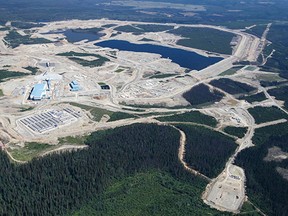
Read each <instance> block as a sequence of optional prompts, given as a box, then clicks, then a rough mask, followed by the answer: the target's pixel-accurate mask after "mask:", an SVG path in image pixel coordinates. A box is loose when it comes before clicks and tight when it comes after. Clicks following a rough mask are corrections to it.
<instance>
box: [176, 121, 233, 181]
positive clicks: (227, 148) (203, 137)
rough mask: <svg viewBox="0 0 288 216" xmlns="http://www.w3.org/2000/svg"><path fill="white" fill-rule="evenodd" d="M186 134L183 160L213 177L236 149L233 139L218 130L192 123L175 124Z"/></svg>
mask: <svg viewBox="0 0 288 216" xmlns="http://www.w3.org/2000/svg"><path fill="white" fill-rule="evenodd" d="M176 127H177V128H179V129H180V130H182V131H184V133H185V134H186V138H187V141H186V151H185V158H184V159H185V161H186V162H187V164H188V165H189V166H190V167H192V168H193V169H195V170H198V171H199V172H200V173H203V174H204V175H206V176H208V177H209V178H214V177H216V176H217V175H219V173H220V172H221V171H222V170H223V169H224V167H225V164H226V162H227V160H228V158H229V157H230V156H231V155H232V153H233V152H234V151H235V150H236V147H237V145H236V144H235V142H234V140H233V139H232V138H230V137H227V136H225V135H223V134H221V133H219V132H216V131H212V130H210V129H207V128H204V127H197V126H193V125H178V124H177V125H176Z"/></svg>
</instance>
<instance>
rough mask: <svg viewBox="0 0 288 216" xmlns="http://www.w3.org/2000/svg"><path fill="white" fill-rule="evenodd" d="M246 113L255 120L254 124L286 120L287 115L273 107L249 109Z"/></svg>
mask: <svg viewBox="0 0 288 216" xmlns="http://www.w3.org/2000/svg"><path fill="white" fill-rule="evenodd" d="M248 111H249V113H250V114H251V115H252V116H253V118H254V119H255V123H256V124H260V123H264V122H269V121H275V120H278V119H287V118H288V115H287V114H286V113H285V112H283V111H282V110H280V109H279V108H278V107H275V106H272V107H262V106H257V107H253V108H249V109H248Z"/></svg>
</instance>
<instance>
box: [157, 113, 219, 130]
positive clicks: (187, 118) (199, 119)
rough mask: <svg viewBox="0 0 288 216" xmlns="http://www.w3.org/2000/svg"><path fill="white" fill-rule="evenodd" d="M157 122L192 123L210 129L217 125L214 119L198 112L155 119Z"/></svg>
mask: <svg viewBox="0 0 288 216" xmlns="http://www.w3.org/2000/svg"><path fill="white" fill-rule="evenodd" d="M157 120H159V121H162V122H194V123H198V124H204V125H208V126H211V127H215V126H216V125H217V121H216V119H215V118H214V117H212V116H208V115H205V114H202V113H201V112H199V111H191V112H186V113H183V114H176V115H172V116H163V117H159V118H157Z"/></svg>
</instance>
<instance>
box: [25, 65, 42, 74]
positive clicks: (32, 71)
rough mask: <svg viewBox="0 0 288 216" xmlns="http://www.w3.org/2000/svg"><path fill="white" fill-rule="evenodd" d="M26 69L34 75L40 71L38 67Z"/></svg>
mask: <svg viewBox="0 0 288 216" xmlns="http://www.w3.org/2000/svg"><path fill="white" fill-rule="evenodd" d="M24 69H26V70H28V71H30V72H31V74H32V75H35V74H36V73H37V72H38V71H39V68H38V67H31V66H28V67H24Z"/></svg>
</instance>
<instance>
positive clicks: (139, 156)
mask: <svg viewBox="0 0 288 216" xmlns="http://www.w3.org/2000/svg"><path fill="white" fill-rule="evenodd" d="M195 132H198V131H195ZM199 133H201V134H202V132H201V130H199ZM201 136H203V137H204V135H203V134H202V135H201ZM179 139H180V134H179V132H178V131H177V130H175V129H174V128H172V127H169V126H158V125H156V124H134V125H130V126H126V127H120V128H115V129H111V130H106V131H97V132H94V133H92V134H91V135H90V136H89V137H88V138H87V140H86V143H85V144H87V145H89V148H87V149H83V150H79V151H77V152H64V153H63V154H51V155H48V156H46V157H40V158H39V159H37V160H32V161H31V162H30V163H27V164H23V165H14V164H11V163H10V161H9V159H8V157H7V155H5V153H4V152H0V163H1V166H0V172H1V173H3V175H1V176H0V178H1V181H0V189H1V191H2V193H1V194H0V198H1V202H0V207H1V208H0V214H1V215H17V214H18V213H19V214H20V215H43V216H46V215H67V214H68V215H71V213H70V212H74V211H76V210H77V209H81V208H83V209H84V211H86V210H87V211H90V210H92V211H94V210H93V209H95V210H100V211H101V213H103V214H104V215H107V213H111V212H112V213H111V214H113V209H115V210H117V209H116V207H117V208H118V210H123V211H124V212H129V210H131V211H132V210H133V211H135V209H140V208H141V210H142V211H143V213H146V212H147V211H148V212H151V213H152V214H153V212H154V213H155V215H157V214H158V215H159V214H161V213H163V211H167V213H169V212H170V211H172V213H171V214H172V215H173V213H174V211H175V210H179V215H187V214H186V212H187V211H188V210H190V209H192V212H193V213H195V212H196V213H197V214H198V215H216V214H217V213H218V212H217V211H216V210H214V209H211V208H210V207H209V206H207V205H205V204H204V203H203V202H202V200H201V193H202V192H203V191H204V189H205V186H206V184H207V182H205V181H204V180H202V179H200V178H198V177H195V176H193V175H191V173H189V172H187V171H186V170H185V169H184V168H183V166H182V165H181V164H180V163H179V160H178V148H179ZM205 139H206V138H205ZM217 140H218V139H217ZM201 142H202V143H203V140H201ZM214 156H216V154H214ZM218 158H220V159H221V156H218ZM149 173H150V174H149ZM11 179H13V183H12V182H11ZM154 179H155V180H154ZM135 181H136V182H135ZM138 181H141V182H140V184H141V183H143V184H144V185H145V184H146V185H147V189H146V190H148V191H151V192H152V191H153V190H154V189H155V190H156V192H157V191H161V194H159V196H160V195H164V197H162V196H161V197H162V199H159V200H158V198H159V196H156V193H155V192H153V195H152V194H151V197H150V199H151V200H150V201H151V202H149V203H150V204H151V206H147V205H145V206H144V205H142V204H141V203H142V202H143V203H145V202H147V197H148V196H149V194H146V195H144V194H143V195H141V194H138V195H137V194H134V193H133V192H134V191H135V193H136V192H138V191H139V193H141V192H142V191H143V190H144V188H143V187H144V186H143V187H141V186H140V185H139V187H137V186H136V185H135V186H133V185H131V184H130V183H135V184H136V183H137V182H138ZM27 188H29V190H27ZM165 188H166V189H165ZM31 191H34V192H33V193H31ZM114 192H115V193H114ZM123 193H124V194H123ZM172 193H173V196H171V197H170V195H172ZM125 197H126V198H125ZM169 197H170V198H169ZM118 198H119V199H118ZM134 198H136V199H137V198H139V199H140V200H139V202H137V200H135V201H134V202H133V203H131V204H134V203H135V205H136V206H134V205H133V206H132V205H128V202H130V200H131V202H132V199H134ZM178 198H179V199H178ZM115 199H117V201H118V202H117V203H119V204H118V205H117V204H115V205H114V203H115V202H116V201H115ZM120 199H121V200H120ZM91 200H92V201H91ZM98 200H99V201H98ZM165 200H167V201H169V202H165ZM175 200H177V202H175ZM89 201H91V202H94V201H95V203H96V204H97V205H93V204H92V206H93V207H92V208H93V209H90V207H89V206H87V205H89V204H90V203H89ZM122 204H123V205H124V206H121V205H122ZM172 204H173V205H172ZM141 205H142V207H141ZM159 205H161V206H159ZM162 205H163V206H162ZM167 205H172V206H171V208H167V210H166V207H167ZM90 206H91V205H90ZM184 206H185V208H184ZM172 207H175V208H177V209H175V210H173V208H172ZM126 208H128V209H126ZM83 209H82V210H83ZM182 212H183V214H182ZM83 214H84V215H85V212H84V213H83ZM100 215H101V214H100ZM144 215H145V214H144ZM168 215H169V214H168Z"/></svg>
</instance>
